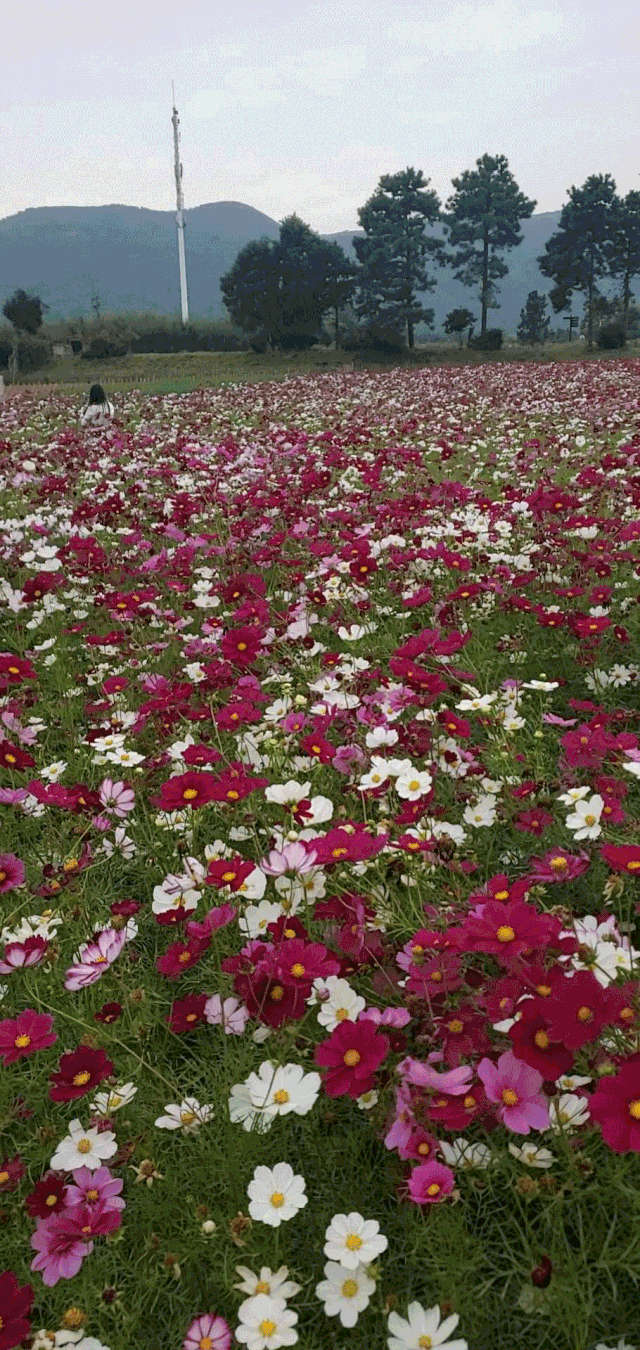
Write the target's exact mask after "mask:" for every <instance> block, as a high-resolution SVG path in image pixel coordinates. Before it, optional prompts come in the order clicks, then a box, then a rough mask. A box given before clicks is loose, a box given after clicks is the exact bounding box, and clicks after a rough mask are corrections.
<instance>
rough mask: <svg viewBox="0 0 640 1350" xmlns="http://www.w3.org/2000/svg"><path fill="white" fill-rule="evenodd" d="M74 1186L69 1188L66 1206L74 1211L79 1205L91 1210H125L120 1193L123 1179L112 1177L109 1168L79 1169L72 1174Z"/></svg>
mask: <svg viewBox="0 0 640 1350" xmlns="http://www.w3.org/2000/svg"><path fill="white" fill-rule="evenodd" d="M72 1176H73V1182H74V1184H73V1186H71V1185H70V1186H67V1194H66V1197H65V1205H66V1207H67V1208H68V1209H74V1208H76V1207H77V1206H78V1205H88V1206H89V1207H90V1208H91V1209H93V1207H94V1206H98V1205H99V1206H100V1207H101V1208H102V1209H103V1210H105V1211H109V1210H112V1209H113V1210H118V1209H124V1208H125V1203H124V1200H121V1199H120V1192H121V1190H122V1187H123V1185H124V1182H123V1180H122V1177H114V1176H112V1175H111V1172H110V1171H109V1168H108V1167H98V1168H97V1169H95V1168H94V1170H93V1171H91V1168H89V1167H78V1168H76V1170H75V1172H72Z"/></svg>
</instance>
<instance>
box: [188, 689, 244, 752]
mask: <svg viewBox="0 0 640 1350" xmlns="http://www.w3.org/2000/svg"><path fill="white" fill-rule="evenodd" d="M261 716H262V714H261V712H260V709H259V708H256V707H255V705H254V704H253V703H248V702H247V701H246V700H244V699H243V700H240V699H235V700H232V701H231V703H227V704H226V706H225V707H224V708H220V710H219V711H218V712H217V713H216V715H215V719H214V720H215V724H216V726H217V727H220V728H221V730H222V731H229V730H233V729H234V727H241V726H242V725H243V723H244V722H259V721H260V718H261ZM185 759H186V755H185Z"/></svg>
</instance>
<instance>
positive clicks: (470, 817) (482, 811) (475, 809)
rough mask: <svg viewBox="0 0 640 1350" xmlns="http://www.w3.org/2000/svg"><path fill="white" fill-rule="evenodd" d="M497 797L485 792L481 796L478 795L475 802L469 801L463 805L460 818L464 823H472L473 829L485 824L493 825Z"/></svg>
mask: <svg viewBox="0 0 640 1350" xmlns="http://www.w3.org/2000/svg"><path fill="white" fill-rule="evenodd" d="M496 805H497V798H496V797H494V796H492V794H491V793H489V792H487V793H485V794H484V796H482V797H478V800H477V802H470V803H469V805H468V806H467V807H465V810H464V813H463V816H462V819H463V820H464V822H465V824H466V825H473V827H474V829H482V828H483V827H485V826H489V825H493V824H494V822H495V818H496Z"/></svg>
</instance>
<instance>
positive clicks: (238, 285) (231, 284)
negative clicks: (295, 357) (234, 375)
mask: <svg viewBox="0 0 640 1350" xmlns="http://www.w3.org/2000/svg"><path fill="white" fill-rule="evenodd" d="M220 290H221V292H222V298H223V300H224V304H225V307H226V309H227V310H228V313H229V315H230V317H231V318H232V319H233V321H234V323H237V324H239V325H240V327H241V328H242V330H243V332H245V333H249V334H251V335H257V334H259V335H261V336H262V335H264V337H265V339H266V340H267V341H268V342H269V343H270V345H271V347H272V348H273V347H275V346H277V344H278V342H279V338H280V331H281V318H280V304H279V298H278V290H279V257H278V255H277V254H276V251H275V246H274V243H273V242H272V240H271V239H266V238H263V239H254V240H252V241H251V243H249V244H246V245H245V247H244V248H243V249H241V250H240V252H239V254H238V256H237V258H236V260H235V262H234V264H233V267H232V268H231V269H230V270H229V271H228V272H227V273H226V274H225V276H223V277H221V279H220Z"/></svg>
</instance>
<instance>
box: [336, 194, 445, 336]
mask: <svg viewBox="0 0 640 1350" xmlns="http://www.w3.org/2000/svg"><path fill="white" fill-rule="evenodd" d="M428 183H429V179H428V178H427V179H425V178H424V176H423V174H422V171H421V170H418V171H417V172H416V170H415V169H411V168H407V169H403V170H401V171H400V173H396V174H384V175H383V176H382V177H381V178H380V181H379V183H378V187H377V189H376V191H375V192H374V194H373V196H371V197H370V198H369V200H368V201H367V202H366V203H365V205H364V206H363V207H361V209H360V210H359V211H358V221H359V223H360V225H361V226H362V228H363V230H364V231H365V235H364V238H362V237H361V236H358V235H356V236H354V239H353V247H354V249H355V251H356V255H357V257H358V260H359V262H360V264H361V267H360V272H359V276H358V282H357V289H358V296H359V298H358V302H357V304H356V305H355V310H356V313H357V315H358V317H359V318H361V317H365V318H366V319H367V320H368V321H369V322H372V323H373V324H375V325H378V326H380V327H382V328H388V329H401V328H402V327H403V326H404V324H405V323H406V325H407V334H408V343H409V347H413V345H414V328H415V324H416V323H418V322H419V321H420V320H421V319H422V320H424V321H425V323H427V324H432V323H433V317H434V313H433V310H432V309H425V307H424V305H421V304H420V303H419V302H418V301H417V299H416V292H420V291H432V290H434V288H435V284H436V283H435V281H434V280H432V279H431V278H430V277H429V276H428V275H427V272H426V270H425V261H426V258H427V257H428V256H429V257H431V258H432V259H433V260H434V261H435V262H437V263H442V262H443V261H444V249H443V246H442V242H441V241H440V240H439V239H436V238H428V237H427V236H426V235H425V226H426V224H427V222H430V223H433V222H435V221H437V220H438V219H439V216H440V201H439V198H438V196H437V194H436V193H435V192H434V190H433V189H432V188H428Z"/></svg>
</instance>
